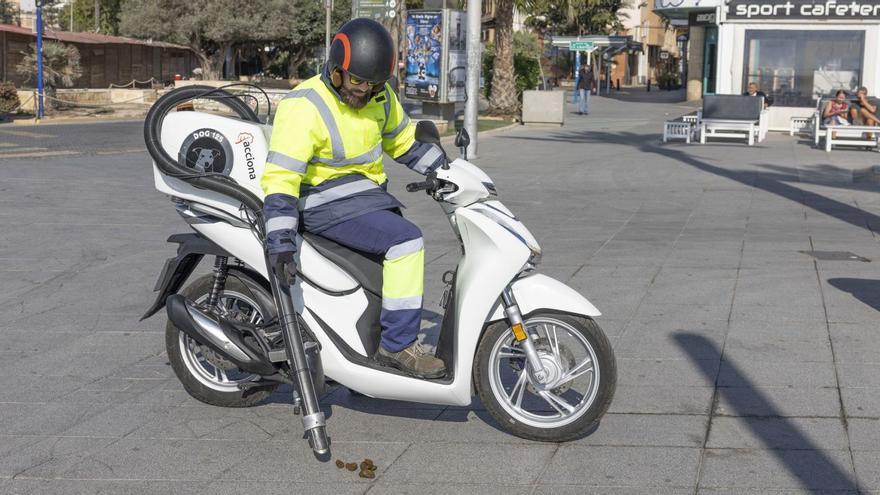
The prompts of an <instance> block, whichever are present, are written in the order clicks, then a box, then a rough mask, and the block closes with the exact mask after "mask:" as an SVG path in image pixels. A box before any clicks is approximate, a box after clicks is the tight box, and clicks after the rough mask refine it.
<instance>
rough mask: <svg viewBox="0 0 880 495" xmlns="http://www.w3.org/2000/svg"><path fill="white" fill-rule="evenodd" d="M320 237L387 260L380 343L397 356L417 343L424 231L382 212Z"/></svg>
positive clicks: (420, 312)
mask: <svg viewBox="0 0 880 495" xmlns="http://www.w3.org/2000/svg"><path fill="white" fill-rule="evenodd" d="M321 236H322V237H326V238H328V239H330V240H332V241H335V242H336V243H338V244H341V245H343V246H346V247H348V248H351V249H355V250H358V251H363V252H366V253H372V254H378V255H382V256H383V257H384V258H385V259H384V263H383V270H382V273H383V277H384V279H383V284H382V314H381V317H380V321H381V324H382V338H381V340H380V342H379V343H380V345H381V346H382V347H383V348H385V350H387V351H390V352H398V351H400V350H402V349H405V348H406V347H409V346H410V345H411V344H412V343H413V342H415V340H416V338H417V337H418V334H419V327H420V325H421V320H422V289H423V284H424V244H423V241H422V232H421V230H419V228H418V227H416V226H415V225H413V224H412V222H410V221H409V220H407V219H405V218H403V217H402V216H401V215H399V214H397V213H396V212H394V211H390V210H379V211H372V212H369V213H364V214H363V215H360V216H357V217H355V218H352V219H350V220H346V221H343V222H341V223H338V224H336V225H334V226H332V227H330V228H328V229H326V230H324V231H323V232H321Z"/></svg>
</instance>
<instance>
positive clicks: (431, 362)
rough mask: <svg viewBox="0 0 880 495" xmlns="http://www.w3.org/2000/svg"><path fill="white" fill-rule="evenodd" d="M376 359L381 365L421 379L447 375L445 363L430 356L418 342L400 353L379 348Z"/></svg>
mask: <svg viewBox="0 0 880 495" xmlns="http://www.w3.org/2000/svg"><path fill="white" fill-rule="evenodd" d="M375 359H376V361H378V362H379V363H381V364H384V365H386V366H391V367H393V368H397V369H399V370H401V371H404V372H406V373H409V374H411V375H414V376H417V377H419V378H440V377H441V376H443V375H445V374H446V365H444V364H443V361H441V360H439V359H437V358H436V357H434V356H432V355H431V354H428V352H427V351H425V349H424V348H423V347H422V345H421V344H419V343H418V342H413V343H412V345H411V346H409V347H407V348H406V349H403V350H401V351H398V352H391V351H386V350H385V349H384V348H383V347H382V346H379V350H378V351H376V355H375Z"/></svg>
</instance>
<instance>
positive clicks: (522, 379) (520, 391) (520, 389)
mask: <svg viewBox="0 0 880 495" xmlns="http://www.w3.org/2000/svg"><path fill="white" fill-rule="evenodd" d="M527 378H528V372H527V370H526V369H523V370H522V372H520V374H519V379H518V380H517V381H516V384H515V385H514V386H513V390H511V391H510V395H509V396H508V397H507V399H508V400H509V401H510V402H511V403H513V404H514V405H515V406H516V407H517V408H518V409H521V408H522V399H523V395H524V394H525V391H526V379H527Z"/></svg>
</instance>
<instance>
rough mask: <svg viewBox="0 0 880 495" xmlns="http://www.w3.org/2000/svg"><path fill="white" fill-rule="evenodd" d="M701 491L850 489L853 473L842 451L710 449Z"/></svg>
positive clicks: (768, 491) (845, 454)
mask: <svg viewBox="0 0 880 495" xmlns="http://www.w3.org/2000/svg"><path fill="white" fill-rule="evenodd" d="M700 487H701V488H723V489H734V490H739V489H743V490H745V489H757V490H766V492H764V493H770V492H772V491H773V490H779V489H810V490H817V491H826V490H854V489H855V488H856V482H855V474H854V472H853V468H852V463H851V462H850V457H849V452H848V451H845V450H758V449H710V450H707V451H706V457H705V459H704V461H703V474H702V479H701V480H700Z"/></svg>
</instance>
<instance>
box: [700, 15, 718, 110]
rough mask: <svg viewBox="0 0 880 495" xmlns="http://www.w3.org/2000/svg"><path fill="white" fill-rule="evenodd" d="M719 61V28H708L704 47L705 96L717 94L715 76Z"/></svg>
mask: <svg viewBox="0 0 880 495" xmlns="http://www.w3.org/2000/svg"><path fill="white" fill-rule="evenodd" d="M717 61H718V28H717V27H716V26H706V41H705V44H704V45H703V94H704V95H714V94H715V74H716V73H717V72H718V71H717V67H716V65H717Z"/></svg>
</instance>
